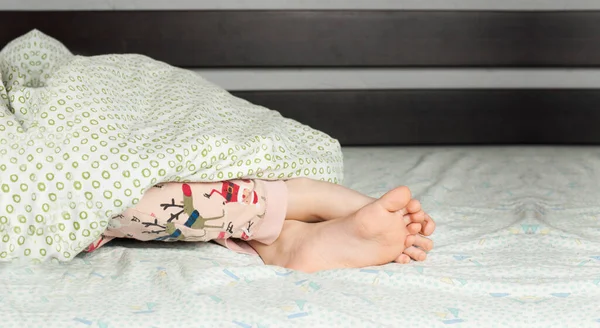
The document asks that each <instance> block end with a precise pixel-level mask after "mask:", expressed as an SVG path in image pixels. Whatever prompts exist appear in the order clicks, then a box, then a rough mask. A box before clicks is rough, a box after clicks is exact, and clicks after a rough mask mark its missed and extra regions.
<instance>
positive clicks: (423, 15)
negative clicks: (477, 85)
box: [0, 10, 600, 145]
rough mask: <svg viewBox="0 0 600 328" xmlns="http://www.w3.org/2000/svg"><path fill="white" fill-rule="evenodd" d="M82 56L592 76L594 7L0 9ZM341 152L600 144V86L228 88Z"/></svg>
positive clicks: (4, 38) (599, 24)
mask: <svg viewBox="0 0 600 328" xmlns="http://www.w3.org/2000/svg"><path fill="white" fill-rule="evenodd" d="M0 21H2V22H3V26H5V27H4V28H2V29H0V45H3V44H5V43H7V42H9V41H10V40H12V39H14V38H15V37H18V36H20V35H22V34H25V33H26V32H28V31H30V30H31V29H34V28H36V29H39V30H41V31H42V32H44V33H46V34H48V35H50V36H53V37H55V38H57V39H58V40H60V41H62V42H63V43H64V44H65V45H66V46H67V47H68V48H69V49H71V50H72V51H73V52H75V53H78V54H84V55H95V54H105V53H141V54H145V55H148V56H151V57H153V58H155V59H159V60H162V61H165V62H167V63H170V64H172V65H176V66H180V67H185V68H223V69H229V68H338V67H339V68H396V69H397V68H529V69H531V68H595V67H598V66H600V11H586V12H577V11H565V12H560V11H558V12H557V11H554V12H532V11H523V12H519V11H510V12H509V11H506V12H499V11H398V10H379V11H347V10H328V11H296V10H279V11H250V10H247V11H86V12H81V11H70V12H55V11H54V12H27V11H25V12H0ZM234 94H236V95H237V96H239V97H242V98H245V99H248V100H250V101H252V102H254V103H257V104H260V105H264V106H266V107H269V108H271V109H275V110H278V111H279V112H281V113H282V114H283V115H284V116H287V117H290V118H294V119H296V120H298V121H300V122H303V123H306V124H309V125H311V126H313V127H315V128H318V129H321V130H323V131H325V132H327V133H329V134H331V135H332V136H333V137H335V138H338V139H339V140H340V141H341V143H342V144H343V145H425V144H600V91H599V90H597V89H579V90H578V89H393V90H389V89H388V90H298V91H293V90H292V91H290V90H279V91H278V90H269V91H241V92H234Z"/></svg>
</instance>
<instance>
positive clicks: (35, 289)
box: [0, 148, 600, 327]
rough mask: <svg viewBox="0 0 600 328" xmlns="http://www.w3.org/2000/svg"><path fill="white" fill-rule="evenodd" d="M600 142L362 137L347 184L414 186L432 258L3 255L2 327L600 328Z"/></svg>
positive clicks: (150, 249)
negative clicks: (445, 144) (296, 260)
mask: <svg viewBox="0 0 600 328" xmlns="http://www.w3.org/2000/svg"><path fill="white" fill-rule="evenodd" d="M596 150H597V149H596V148H396V149H389V148H388V149H361V150H359V149H350V148H347V149H345V150H344V154H345V160H346V182H345V183H346V184H347V185H349V186H351V187H353V188H356V189H358V190H360V191H362V192H366V193H369V194H371V195H373V196H379V195H381V194H382V193H384V192H385V191H386V190H387V189H389V188H392V187H394V186H396V185H398V184H406V185H408V186H410V187H411V189H413V191H414V195H415V196H416V197H417V198H419V199H420V200H421V201H422V202H423V205H424V207H425V208H426V209H427V210H428V211H429V212H430V213H431V215H432V216H433V217H434V218H436V219H437V222H438V230H437V231H436V233H435V234H434V236H433V239H434V241H435V244H436V246H435V247H436V248H435V250H434V251H433V252H431V254H430V256H429V259H428V260H427V261H426V262H424V263H411V264H409V265H397V264H390V265H386V266H383V267H374V268H367V269H362V270H358V269H357V270H336V271H329V272H322V273H317V274H313V275H308V274H303V273H298V272H292V271H288V270H285V269H281V268H275V267H267V266H263V265H262V264H261V262H260V260H259V259H257V258H254V257H249V256H244V255H240V254H235V253H233V252H230V251H229V250H227V249H224V248H221V247H219V246H215V245H210V244H189V243H177V244H167V243H152V244H142V243H134V242H122V243H118V244H116V245H114V246H106V247H104V248H101V249H99V250H97V251H96V252H94V253H92V254H91V255H89V256H84V257H79V258H77V259H75V260H74V261H73V262H71V263H64V264H53V263H48V264H45V265H40V266H35V267H13V266H9V265H7V264H4V265H0V308H1V309H2V311H1V312H0V327H28V326H44V327H216V326H223V327H310V326H312V327H381V326H391V327H401V326H403V327H594V326H597V325H599V324H600V306H598V300H599V299H600V243H599V242H600V206H598V204H599V203H600V202H599V201H598V199H600V189H598V187H597V182H598V181H600V155H598V154H599V153H600V152H597V151H596ZM365 159H369V160H370V162H367V161H365Z"/></svg>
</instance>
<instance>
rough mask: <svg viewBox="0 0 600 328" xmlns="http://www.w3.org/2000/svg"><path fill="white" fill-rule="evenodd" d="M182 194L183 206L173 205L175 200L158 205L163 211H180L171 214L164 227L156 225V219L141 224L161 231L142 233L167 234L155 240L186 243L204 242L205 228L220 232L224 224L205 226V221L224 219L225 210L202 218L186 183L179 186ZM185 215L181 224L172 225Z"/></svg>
mask: <svg viewBox="0 0 600 328" xmlns="http://www.w3.org/2000/svg"><path fill="white" fill-rule="evenodd" d="M181 189H182V192H183V205H178V204H175V199H171V203H170V204H169V203H166V204H160V206H161V207H162V208H163V210H165V211H166V210H167V209H168V208H173V207H179V208H181V209H182V210H181V211H179V212H177V213H174V214H173V213H172V214H171V217H170V218H169V219H168V220H167V224H166V225H161V224H158V219H157V218H154V222H142V224H143V225H144V227H146V228H148V227H151V226H155V227H159V228H162V229H163V230H151V231H144V232H143V233H156V234H158V233H161V232H164V233H167V234H168V236H163V237H158V238H156V240H186V241H206V240H207V239H206V238H205V237H206V235H207V233H206V228H209V229H217V230H222V229H223V227H224V226H225V223H223V222H222V223H221V225H218V224H207V221H213V220H219V219H222V218H223V217H225V210H224V209H223V210H222V213H221V215H220V216H215V217H208V218H205V217H202V215H200V212H198V210H196V209H195V208H194V197H193V195H192V189H191V188H190V186H189V185H188V184H186V183H184V184H182V186H181ZM183 213H185V214H187V215H188V219H187V220H186V221H185V222H184V223H183V224H179V223H173V220H175V219H177V220H179V216H180V215H181V214H183Z"/></svg>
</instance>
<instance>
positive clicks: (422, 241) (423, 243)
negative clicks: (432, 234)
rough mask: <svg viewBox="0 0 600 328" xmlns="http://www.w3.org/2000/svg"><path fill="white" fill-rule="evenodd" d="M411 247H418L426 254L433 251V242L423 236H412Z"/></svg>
mask: <svg viewBox="0 0 600 328" xmlns="http://www.w3.org/2000/svg"><path fill="white" fill-rule="evenodd" d="M414 237H415V238H414V240H413V246H416V247H419V248H421V249H423V250H424V251H426V252H429V251H430V250H432V249H433V241H432V240H431V239H429V238H425V237H423V236H419V235H414Z"/></svg>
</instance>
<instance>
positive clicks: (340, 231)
mask: <svg viewBox="0 0 600 328" xmlns="http://www.w3.org/2000/svg"><path fill="white" fill-rule="evenodd" d="M409 201H410V191H409V190H408V188H406V187H399V188H396V189H393V190H391V191H389V192H388V193H387V194H385V195H383V196H382V197H381V198H380V199H378V200H376V201H374V202H372V203H370V204H368V205H366V206H364V207H363V208H361V209H360V210H358V211H357V212H356V213H354V214H352V215H349V216H347V217H345V218H341V219H338V220H332V221H325V222H320V223H312V224H311V223H304V222H299V221H293V220H287V221H285V223H284V226H283V230H282V232H281V235H280V236H279V238H278V239H277V241H275V243H273V244H272V245H270V246H267V245H264V244H261V243H259V242H254V241H251V242H250V244H251V245H252V247H254V249H255V250H256V251H257V252H258V253H259V254H260V256H261V257H262V259H263V261H264V262H265V263H266V264H270V265H278V266H283V267H287V268H290V269H295V270H300V271H305V272H315V271H320V270H327V269H336V268H359V267H366V266H373V265H382V264H386V263H389V262H392V261H394V260H396V259H397V258H398V257H399V256H400V254H402V252H403V251H404V250H405V248H406V247H410V246H411V245H412V242H413V238H414V237H413V236H409V237H408V238H407V235H408V231H407V230H406V223H405V222H404V220H403V211H402V210H403V209H404V208H405V207H406V206H407V205H408V204H409Z"/></svg>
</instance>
